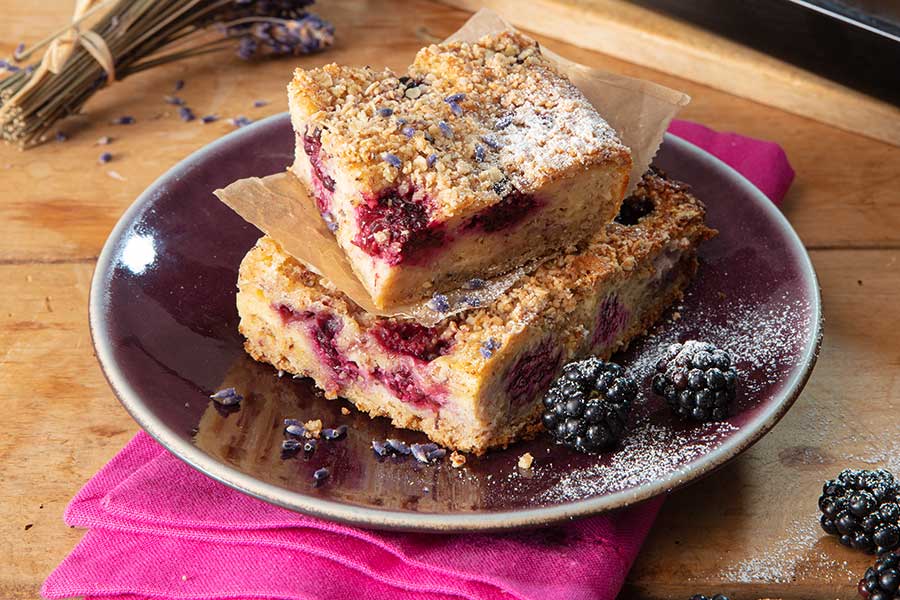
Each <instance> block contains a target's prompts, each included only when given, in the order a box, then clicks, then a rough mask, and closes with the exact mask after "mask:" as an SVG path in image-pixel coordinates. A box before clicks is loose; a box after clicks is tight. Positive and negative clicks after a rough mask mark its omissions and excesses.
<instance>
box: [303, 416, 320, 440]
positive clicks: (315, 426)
mask: <svg viewBox="0 0 900 600" xmlns="http://www.w3.org/2000/svg"><path fill="white" fill-rule="evenodd" d="M303 429H305V430H306V433H305V434H304V435H305V436H306V437H308V438H317V437H319V434H320V433H322V420H321V419H315V420H312V421H307V422H306V423H304V424H303Z"/></svg>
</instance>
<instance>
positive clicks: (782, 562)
mask: <svg viewBox="0 0 900 600" xmlns="http://www.w3.org/2000/svg"><path fill="white" fill-rule="evenodd" d="M784 533H785V535H784V536H783V537H782V538H781V539H779V540H777V541H775V542H774V543H771V544H767V545H766V547H765V548H764V549H763V550H762V551H761V552H759V553H757V554H756V555H754V556H753V557H752V558H748V559H746V560H743V561H741V562H740V563H738V564H737V565H733V566H730V567H727V568H726V569H724V570H722V571H721V572H720V573H719V574H718V577H721V578H722V580H723V581H726V582H729V583H790V582H792V581H795V580H797V579H800V578H803V579H809V578H816V579H820V580H823V581H830V582H833V583H834V584H835V586H837V585H843V584H844V582H846V583H849V584H853V583H856V582H857V581H858V580H859V573H856V572H854V570H853V568H852V567H851V565H850V563H849V562H847V561H846V560H839V559H836V558H834V553H833V552H827V551H826V549H823V548H821V546H820V544H821V538H822V536H823V535H824V534H823V533H822V530H821V529H820V528H819V520H818V515H817V514H815V513H811V514H810V515H809V516H808V517H805V518H802V519H797V520H795V521H793V522H791V524H790V525H789V526H788V527H787V528H786V529H785V532H784ZM798 556H802V557H803V560H802V561H798V560H797V557H798Z"/></svg>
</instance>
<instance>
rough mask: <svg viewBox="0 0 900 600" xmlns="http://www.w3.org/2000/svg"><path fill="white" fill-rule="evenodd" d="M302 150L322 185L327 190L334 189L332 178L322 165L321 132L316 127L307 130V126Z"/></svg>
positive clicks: (331, 190)
mask: <svg viewBox="0 0 900 600" xmlns="http://www.w3.org/2000/svg"><path fill="white" fill-rule="evenodd" d="M303 151H304V152H306V155H307V156H308V157H309V164H310V165H311V166H312V170H313V173H314V174H315V176H316V177H317V178H318V179H319V181H321V182H322V185H323V186H324V187H325V189H326V190H328V191H329V192H333V191H334V179H332V178H331V177H329V176H328V173H326V172H325V168H324V166H323V165H322V132H321V131H320V130H318V129H315V130H313V132H312V133H310V132H309V127H307V128H306V132H305V133H304V134H303Z"/></svg>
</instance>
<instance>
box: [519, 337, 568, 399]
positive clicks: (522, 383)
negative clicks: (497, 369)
mask: <svg viewBox="0 0 900 600" xmlns="http://www.w3.org/2000/svg"><path fill="white" fill-rule="evenodd" d="M561 359H562V355H561V353H560V350H559V348H557V347H556V346H554V345H553V343H552V342H551V341H550V340H547V341H545V342H544V343H542V344H541V345H540V346H538V347H537V348H535V349H534V350H531V351H530V352H526V353H525V354H523V355H522V356H520V357H519V358H518V360H516V363H515V364H514V365H513V367H512V368H511V369H510V370H509V372H508V373H507V375H506V394H507V395H508V396H509V402H510V405H511V406H521V405H523V404H525V403H527V402H528V401H529V400H531V399H532V398H534V397H535V396H537V395H538V394H540V393H543V392H544V391H545V390H546V389H547V387H548V386H549V385H550V380H551V379H553V374H554V373H556V369H557V367H559V362H560V360H561Z"/></svg>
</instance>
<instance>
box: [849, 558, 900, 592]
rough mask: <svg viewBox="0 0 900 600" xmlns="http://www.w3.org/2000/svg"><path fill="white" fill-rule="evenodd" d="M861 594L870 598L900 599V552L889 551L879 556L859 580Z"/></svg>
mask: <svg viewBox="0 0 900 600" xmlns="http://www.w3.org/2000/svg"><path fill="white" fill-rule="evenodd" d="M859 595H860V596H862V597H863V598H867V599H868V600H898V599H900V554H897V553H896V552H888V553H885V554H882V555H881V556H879V557H878V560H876V561H875V565H874V566H871V567H869V568H868V569H866V574H865V575H864V576H863V578H862V579H860V580H859Z"/></svg>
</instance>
